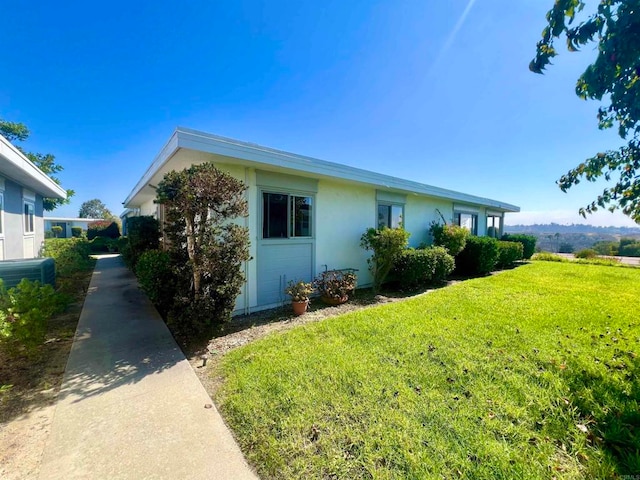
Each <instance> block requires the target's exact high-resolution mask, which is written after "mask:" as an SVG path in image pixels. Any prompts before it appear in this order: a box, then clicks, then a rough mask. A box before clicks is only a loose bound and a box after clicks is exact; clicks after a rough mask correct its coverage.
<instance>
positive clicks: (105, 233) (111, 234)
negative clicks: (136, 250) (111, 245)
mask: <svg viewBox="0 0 640 480" xmlns="http://www.w3.org/2000/svg"><path fill="white" fill-rule="evenodd" d="M96 237H108V238H118V237H120V226H119V225H118V224H117V223H116V222H112V221H111V220H96V221H95V222H91V223H90V224H89V226H88V227H87V238H88V239H89V240H93V239H94V238H96Z"/></svg>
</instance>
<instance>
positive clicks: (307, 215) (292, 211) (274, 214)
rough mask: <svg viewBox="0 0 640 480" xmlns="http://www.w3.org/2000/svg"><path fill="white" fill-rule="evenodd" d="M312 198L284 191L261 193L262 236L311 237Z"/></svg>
mask: <svg viewBox="0 0 640 480" xmlns="http://www.w3.org/2000/svg"><path fill="white" fill-rule="evenodd" d="M312 211H313V199H312V198H311V197H305V196H299V195H287V194H284V193H266V192H264V193H263V194H262V238H291V237H311V236H312V235H313V232H312V224H313V222H312V220H313V218H312Z"/></svg>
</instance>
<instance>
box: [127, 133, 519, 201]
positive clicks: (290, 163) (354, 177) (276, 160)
mask: <svg viewBox="0 0 640 480" xmlns="http://www.w3.org/2000/svg"><path fill="white" fill-rule="evenodd" d="M180 148H185V149H189V150H195V151H200V152H205V153H212V154H217V155H223V156H227V157H232V158H237V159H240V160H244V161H248V162H251V163H254V164H256V165H262V166H264V165H268V166H272V167H280V168H285V169H288V170H291V171H293V172H302V173H305V174H312V175H314V176H321V177H332V178H338V179H341V180H347V181H353V182H357V183H364V184H367V185H372V186H374V187H376V188H385V189H388V190H395V191H400V192H406V193H413V194H418V195H427V196H431V197H437V198H446V199H449V200H454V201H458V202H462V203H471V204H475V205H483V206H488V207H492V208H496V209H500V210H504V211H507V212H519V211H520V207H517V206H515V205H511V204H508V203H504V202H500V201H497V200H491V199H488V198H483V197H477V196H474V195H468V194H466V193H461V192H456V191H453V190H447V189H444V188H439V187H434V186H431V185H426V184H423V183H418V182H413V181H410V180H403V179H400V178H397V177H392V176H389V175H383V174H380V173H375V172H371V171H368V170H363V169H360V168H354V167H349V166H347V165H341V164H338V163H334V162H327V161H325V160H319V159H316V158H312V157H305V156H303V155H296V154H293V153H289V152H284V151H281V150H275V149H272V148H267V147H262V146H260V145H256V144H253V143H246V142H241V141H239V140H233V139H231V138H225V137H221V136H218V135H212V134H209V133H205V132H199V131H197V130H191V129H187V128H183V127H178V128H177V129H176V130H175V131H174V133H173V134H172V135H171V137H170V138H169V140H168V142H167V143H166V144H165V146H164V147H163V149H162V150H161V151H160V153H159V154H158V156H157V157H156V158H155V160H154V161H153V163H152V164H151V165H150V166H149V168H148V169H147V171H146V172H145V174H144V175H143V176H142V178H141V179H140V180H139V181H138V183H137V184H136V186H135V187H134V188H133V190H132V191H131V193H129V195H128V196H127V199H126V200H125V202H124V205H125V207H132V206H137V205H134V204H132V203H131V202H132V201H133V199H134V198H135V196H136V195H138V194H139V193H140V191H141V190H142V189H143V188H145V187H146V186H147V185H148V184H149V182H150V181H151V179H152V178H153V177H154V175H155V174H156V173H157V172H158V171H159V170H160V169H161V168H162V167H163V166H164V165H165V164H166V163H167V162H168V161H169V160H170V159H171V157H173V155H174V154H175V153H176V152H177V151H178V150H179V149H180Z"/></svg>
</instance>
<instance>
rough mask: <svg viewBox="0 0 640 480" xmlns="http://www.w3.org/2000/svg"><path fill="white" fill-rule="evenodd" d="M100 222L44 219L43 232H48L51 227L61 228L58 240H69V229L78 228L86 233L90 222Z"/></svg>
mask: <svg viewBox="0 0 640 480" xmlns="http://www.w3.org/2000/svg"><path fill="white" fill-rule="evenodd" d="M96 220H100V219H99V218H65V217H44V231H45V232H50V231H51V227H56V226H57V227H62V233H61V234H60V235H58V238H71V237H72V233H71V227H80V228H82V230H83V231H85V232H86V231H87V227H88V226H89V224H90V223H91V222H95V221H96Z"/></svg>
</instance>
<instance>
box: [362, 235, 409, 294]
mask: <svg viewBox="0 0 640 480" xmlns="http://www.w3.org/2000/svg"><path fill="white" fill-rule="evenodd" d="M409 235H410V234H409V232H407V231H405V230H404V229H402V228H383V229H382V230H376V229H375V228H369V229H368V230H367V231H366V232H365V233H363V234H362V237H360V246H361V247H362V248H364V249H365V250H371V251H373V255H372V256H371V257H370V258H368V259H367V263H368V264H369V270H370V271H371V274H372V275H373V291H374V293H378V292H379V291H380V287H381V286H382V283H383V282H384V281H385V279H386V278H387V275H389V272H390V271H391V269H392V268H393V262H394V261H395V259H396V257H398V255H400V254H401V253H402V251H403V250H404V249H405V248H406V246H407V243H408V242H409Z"/></svg>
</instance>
